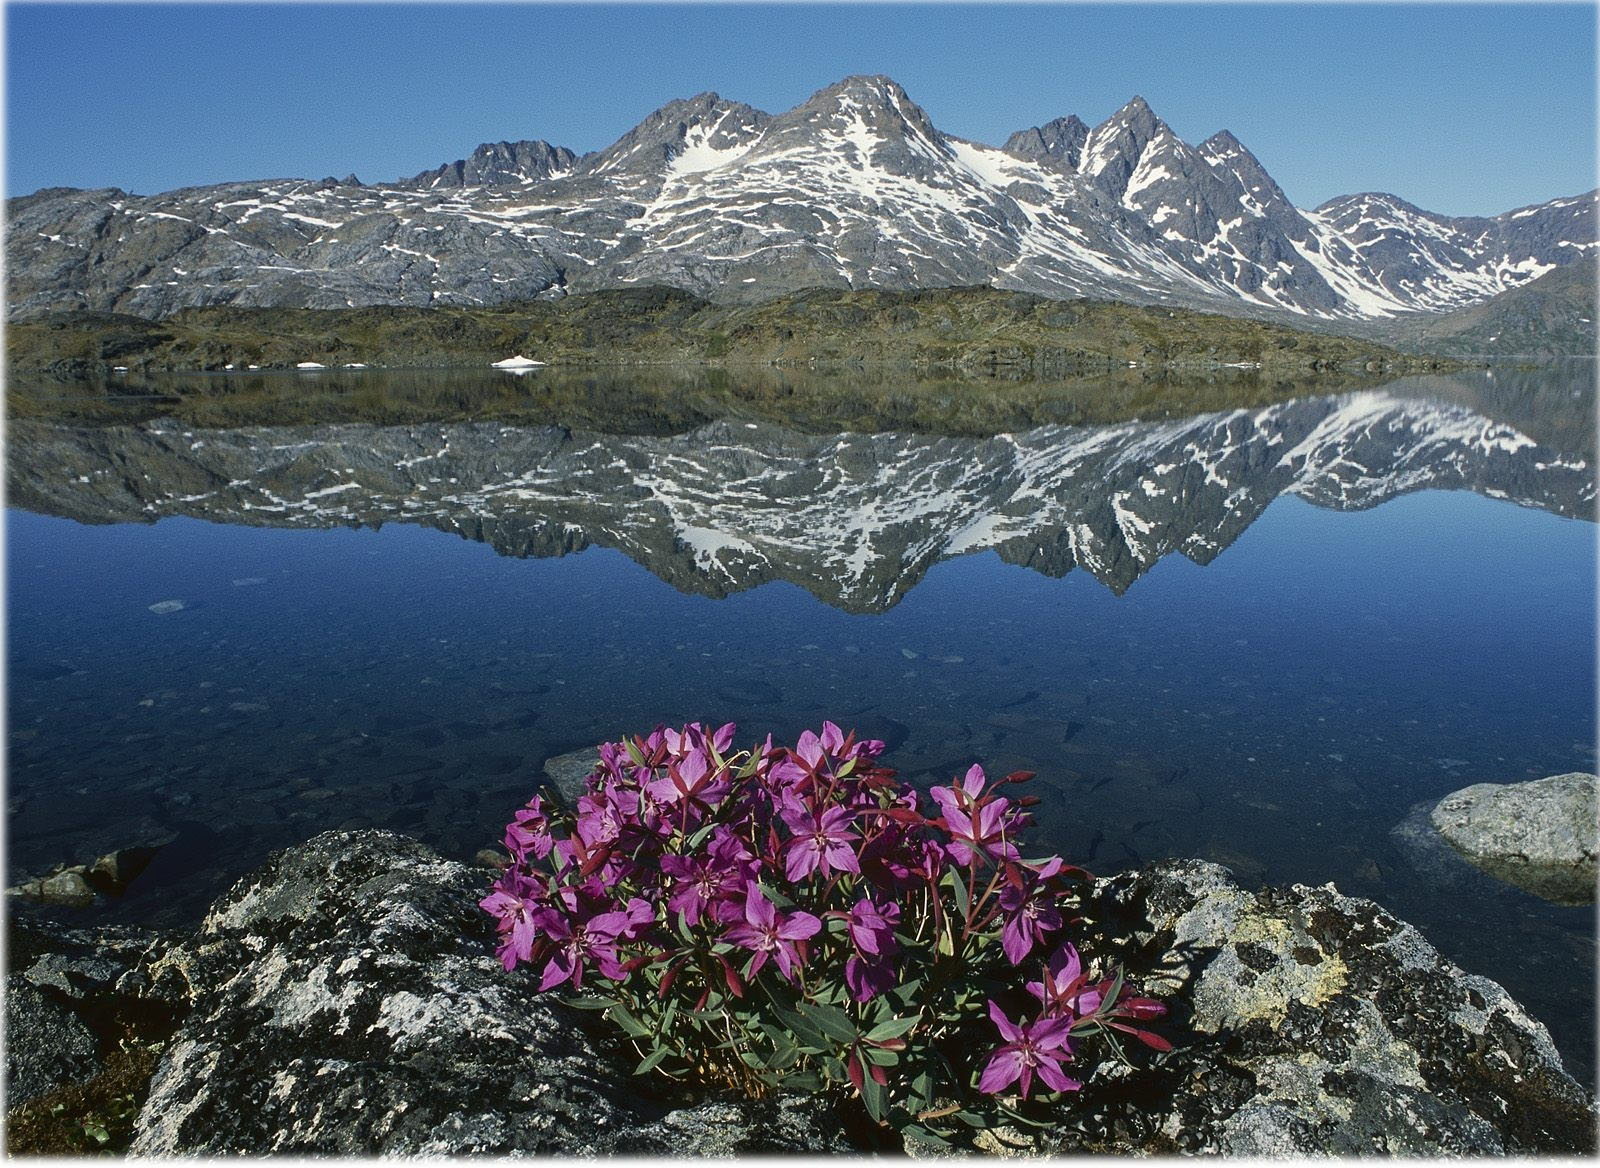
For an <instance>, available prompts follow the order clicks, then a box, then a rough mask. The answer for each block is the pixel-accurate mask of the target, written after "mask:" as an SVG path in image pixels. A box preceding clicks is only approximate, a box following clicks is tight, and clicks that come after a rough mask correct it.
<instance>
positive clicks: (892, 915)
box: [849, 899, 900, 957]
mask: <svg viewBox="0 0 1600 1168" xmlns="http://www.w3.org/2000/svg"><path fill="white" fill-rule="evenodd" d="M849 922H850V923H849V930H850V940H851V941H853V942H854V943H855V947H856V949H857V950H858V951H860V952H861V953H864V954H866V955H867V956H869V957H878V956H880V955H882V956H885V957H887V956H888V955H889V954H891V953H893V952H894V950H895V947H896V946H895V939H894V930H895V926H897V925H898V924H899V923H900V906H899V905H898V904H894V903H892V902H891V903H890V904H887V905H885V906H883V907H882V908H879V907H878V906H877V905H875V904H873V903H872V901H871V900H870V899H863V900H861V901H860V902H859V903H858V904H857V905H856V906H855V908H853V909H851V910H850V916H849Z"/></svg>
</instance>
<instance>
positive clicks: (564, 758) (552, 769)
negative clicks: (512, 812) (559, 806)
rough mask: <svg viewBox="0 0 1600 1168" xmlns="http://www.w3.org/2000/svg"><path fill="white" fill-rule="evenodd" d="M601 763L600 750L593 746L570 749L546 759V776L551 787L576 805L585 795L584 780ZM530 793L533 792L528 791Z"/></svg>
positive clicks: (570, 805)
mask: <svg viewBox="0 0 1600 1168" xmlns="http://www.w3.org/2000/svg"><path fill="white" fill-rule="evenodd" d="M599 765H600V751H599V749H598V748H596V747H593V746H586V747H584V748H583V749H582V750H572V751H568V752H567V753H566V754H558V755H555V756H554V757H552V758H547V759H545V760H544V778H545V782H546V783H548V784H549V785H550V789H551V790H553V791H554V792H555V793H556V794H557V795H560V796H561V798H562V799H563V800H565V801H566V804H567V806H568V807H576V806H577V805H578V800H579V799H580V798H581V797H582V796H583V781H584V780H585V779H587V778H588V777H589V775H590V774H591V773H592V772H593V771H594V769H595V768H596V767H597V766H599ZM528 793H529V794H530V795H531V794H533V792H531V791H530V792H528Z"/></svg>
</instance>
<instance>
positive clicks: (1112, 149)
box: [1079, 96, 1178, 195]
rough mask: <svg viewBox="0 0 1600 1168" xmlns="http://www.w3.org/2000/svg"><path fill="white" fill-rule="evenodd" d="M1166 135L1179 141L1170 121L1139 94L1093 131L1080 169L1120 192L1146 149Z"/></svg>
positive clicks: (1104, 187) (1107, 189) (1100, 185)
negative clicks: (1157, 114) (1156, 111)
mask: <svg viewBox="0 0 1600 1168" xmlns="http://www.w3.org/2000/svg"><path fill="white" fill-rule="evenodd" d="M1163 137H1164V138H1168V139H1171V140H1172V141H1173V142H1177V140H1178V139H1177V135H1175V134H1173V132H1172V130H1171V129H1170V128H1169V127H1168V126H1167V124H1166V123H1165V122H1163V121H1162V120H1161V119H1160V118H1158V117H1156V115H1155V111H1154V110H1152V109H1151V108H1150V105H1149V103H1148V102H1146V101H1145V99H1144V98H1142V97H1137V96H1135V97H1134V98H1133V99H1132V100H1130V101H1129V102H1128V103H1127V104H1126V105H1124V106H1123V107H1122V108H1121V109H1119V110H1118V111H1117V112H1116V113H1114V114H1112V115H1111V116H1110V117H1109V118H1107V119H1106V120H1105V121H1103V122H1101V123H1100V124H1099V125H1098V126H1096V127H1095V128H1094V129H1092V130H1090V131H1089V134H1088V136H1087V138H1086V139H1085V141H1084V145H1083V159H1082V163H1081V165H1080V166H1079V170H1080V171H1081V172H1082V173H1083V174H1084V175H1086V176H1087V177H1089V178H1090V179H1091V180H1094V181H1095V183H1096V185H1097V186H1099V187H1101V188H1102V189H1103V190H1105V191H1107V192H1109V193H1111V194H1113V195H1120V194H1121V193H1122V191H1123V190H1124V189H1125V188H1126V187H1127V185H1128V179H1129V178H1130V177H1131V176H1132V174H1133V171H1134V168H1135V167H1136V166H1138V165H1139V159H1140V158H1142V157H1143V156H1144V152H1145V149H1146V148H1147V147H1148V146H1149V145H1150V144H1151V143H1152V142H1154V141H1156V140H1157V139H1160V138H1163Z"/></svg>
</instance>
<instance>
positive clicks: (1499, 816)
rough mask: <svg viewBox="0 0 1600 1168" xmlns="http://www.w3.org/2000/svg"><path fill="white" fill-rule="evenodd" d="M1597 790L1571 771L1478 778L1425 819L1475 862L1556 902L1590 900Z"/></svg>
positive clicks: (1591, 780) (1589, 778)
mask: <svg viewBox="0 0 1600 1168" xmlns="http://www.w3.org/2000/svg"><path fill="white" fill-rule="evenodd" d="M1597 815H1600V797H1597V791H1596V778H1595V776H1594V775H1590V774H1584V773H1583V772H1581V771H1579V772H1575V773H1572V774H1566V775H1552V776H1550V777H1549V778H1545V779H1534V780H1532V781H1531V782H1526V783H1509V784H1495V783H1478V784H1475V785H1474V786H1471V787H1465V788H1463V789H1462V790H1459V791H1455V792H1453V793H1451V794H1449V795H1446V796H1445V797H1444V798H1443V799H1441V800H1440V801H1439V803H1438V805H1437V806H1435V807H1434V809H1433V811H1432V813H1431V814H1430V816H1429V818H1430V820H1431V821H1432V823H1433V826H1434V827H1435V828H1437V829H1438V831H1439V834H1440V835H1442V836H1443V837H1444V838H1445V839H1446V840H1448V841H1449V842H1450V844H1451V846H1452V847H1454V848H1455V849H1456V850H1457V851H1458V852H1460V853H1461V854H1462V855H1463V856H1464V857H1466V859H1467V860H1469V861H1470V862H1471V863H1473V864H1474V865H1476V866H1477V867H1478V868H1480V869H1482V870H1483V871H1484V872H1487V873H1488V874H1489V875H1491V876H1494V877H1496V878H1497V879H1500V880H1504V881H1506V882H1507V883H1509V884H1515V885H1516V886H1517V887H1518V888H1521V889H1523V890H1525V891H1527V892H1531V893H1533V894H1534V895H1536V896H1541V897H1544V898H1545V899H1546V900H1552V901H1555V902H1556V903H1558V904H1570V905H1577V904H1592V903H1594V899H1595V878H1596V874H1597V869H1596V858H1597V855H1600V845H1597Z"/></svg>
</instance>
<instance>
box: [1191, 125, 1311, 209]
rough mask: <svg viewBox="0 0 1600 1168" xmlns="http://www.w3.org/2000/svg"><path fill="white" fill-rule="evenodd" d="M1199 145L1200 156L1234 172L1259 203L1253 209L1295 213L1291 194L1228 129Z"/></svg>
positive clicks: (1231, 173)
mask: <svg viewBox="0 0 1600 1168" xmlns="http://www.w3.org/2000/svg"><path fill="white" fill-rule="evenodd" d="M1198 149H1199V153H1200V156H1201V157H1202V158H1204V159H1205V160H1206V162H1208V163H1209V164H1210V165H1211V166H1212V168H1213V169H1215V170H1218V171H1220V172H1222V173H1224V174H1229V175H1232V176H1233V177H1234V178H1236V179H1237V180H1238V181H1239V185H1240V186H1241V187H1243V188H1244V190H1245V193H1246V194H1247V195H1248V196H1249V197H1250V200H1251V201H1252V202H1254V203H1255V204H1256V207H1255V208H1251V209H1252V210H1254V209H1260V210H1261V212H1262V213H1263V214H1269V215H1270V214H1272V213H1274V212H1284V213H1288V214H1296V212H1295V211H1294V205H1293V204H1292V203H1290V202H1289V197H1288V196H1287V195H1285V194H1284V193H1283V191H1282V189H1281V188H1279V186H1278V184H1277V183H1276V182H1275V181H1274V180H1273V178H1272V176H1271V175H1270V174H1268V173H1267V169H1266V167H1264V166H1262V165H1261V163H1260V161H1259V160H1257V158H1256V156H1255V155H1254V154H1252V153H1250V151H1249V149H1247V148H1246V146H1245V144H1244V143H1243V142H1241V141H1239V139H1237V138H1235V137H1234V136H1233V135H1232V134H1231V133H1229V132H1228V131H1227V130H1218V131H1217V132H1216V133H1215V134H1213V135H1211V137H1209V138H1207V139H1206V140H1205V141H1204V142H1202V143H1200V146H1199V148H1198Z"/></svg>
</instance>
